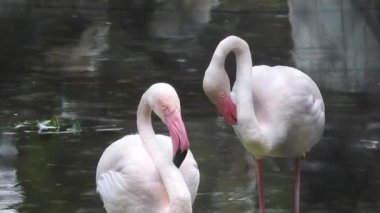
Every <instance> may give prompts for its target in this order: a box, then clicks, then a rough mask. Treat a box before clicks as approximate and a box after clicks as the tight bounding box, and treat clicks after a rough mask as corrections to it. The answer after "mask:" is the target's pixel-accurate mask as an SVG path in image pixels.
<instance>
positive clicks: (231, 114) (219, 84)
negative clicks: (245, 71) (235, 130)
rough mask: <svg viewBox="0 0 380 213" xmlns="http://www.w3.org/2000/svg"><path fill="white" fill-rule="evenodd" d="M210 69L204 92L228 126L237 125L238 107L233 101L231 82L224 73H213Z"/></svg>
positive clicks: (204, 84)
mask: <svg viewBox="0 0 380 213" xmlns="http://www.w3.org/2000/svg"><path fill="white" fill-rule="evenodd" d="M212 70H213V69H212V68H210V67H209V68H208V69H207V71H206V74H205V76H204V78H203V90H204V92H205V94H206V96H207V97H208V99H209V100H210V101H211V102H212V103H213V104H214V105H215V106H216V107H217V108H218V111H219V113H220V114H222V116H223V118H224V121H225V122H226V123H227V124H228V125H235V124H236V123H237V119H236V118H237V114H236V105H235V103H234V102H233V101H232V98H231V92H230V81H229V79H228V76H227V74H226V73H225V71H224V72H215V71H212Z"/></svg>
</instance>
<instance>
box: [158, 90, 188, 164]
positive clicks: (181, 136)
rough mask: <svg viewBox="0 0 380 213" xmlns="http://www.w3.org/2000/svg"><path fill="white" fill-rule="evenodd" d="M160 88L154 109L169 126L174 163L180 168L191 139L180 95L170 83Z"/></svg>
mask: <svg viewBox="0 0 380 213" xmlns="http://www.w3.org/2000/svg"><path fill="white" fill-rule="evenodd" d="M156 85H159V86H160V87H159V90H156V91H158V93H157V94H156V95H154V96H153V97H156V98H155V100H153V102H154V103H155V104H153V111H154V112H155V114H157V115H158V117H160V119H161V120H162V122H164V123H165V124H166V126H167V128H168V131H169V135H170V137H171V139H172V147H173V163H174V164H175V165H176V166H177V167H178V168H179V167H180V166H181V164H182V162H183V160H184V159H185V157H186V154H187V151H188V149H189V139H188V137H187V132H186V128H185V124H184V123H183V120H182V116H181V106H180V101H179V98H178V95H177V93H176V91H175V90H174V88H173V87H172V86H170V85H169V84H165V83H160V84H156Z"/></svg>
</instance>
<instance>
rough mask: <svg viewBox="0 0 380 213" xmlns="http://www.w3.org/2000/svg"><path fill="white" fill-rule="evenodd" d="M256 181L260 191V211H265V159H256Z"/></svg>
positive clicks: (262, 212) (261, 212)
mask: <svg viewBox="0 0 380 213" xmlns="http://www.w3.org/2000/svg"><path fill="white" fill-rule="evenodd" d="M256 181H257V187H258V190H257V191H258V192H259V206H260V213H264V212H265V195H264V179H263V159H256Z"/></svg>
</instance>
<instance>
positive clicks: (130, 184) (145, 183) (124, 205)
mask: <svg viewBox="0 0 380 213" xmlns="http://www.w3.org/2000/svg"><path fill="white" fill-rule="evenodd" d="M156 138H157V143H160V144H162V146H161V147H162V150H157V151H162V152H164V153H167V154H163V155H162V156H165V157H166V156H167V157H168V158H170V156H173V154H172V152H173V150H172V143H171V139H170V137H167V136H164V135H156ZM170 160H171V159H168V161H170ZM179 170H180V172H181V173H182V175H183V178H184V180H185V182H186V185H187V187H188V189H189V192H190V194H191V198H192V202H194V199H195V196H196V192H197V189H198V185H199V170H198V165H197V163H196V161H195V160H194V157H193V155H192V153H191V151H190V150H189V151H188V153H187V156H186V158H185V160H184V161H183V163H182V165H181V166H180V168H179ZM96 184H97V191H98V192H99V194H100V195H101V198H102V200H103V203H104V207H105V209H106V210H107V212H108V213H141V212H150V213H164V212H167V210H168V206H169V197H168V194H167V192H166V190H165V187H164V185H163V183H162V180H161V177H160V175H159V173H158V171H157V169H156V167H155V164H154V163H153V162H152V159H151V157H150V156H149V154H148V153H147V152H146V150H145V149H144V146H143V144H142V143H141V139H140V136H139V135H128V136H125V137H123V138H121V139H120V140H118V141H115V142H114V143H112V144H111V145H110V146H109V147H108V148H107V149H106V150H105V151H104V152H103V154H102V156H101V158H100V160H99V163H98V167H97V171H96Z"/></svg>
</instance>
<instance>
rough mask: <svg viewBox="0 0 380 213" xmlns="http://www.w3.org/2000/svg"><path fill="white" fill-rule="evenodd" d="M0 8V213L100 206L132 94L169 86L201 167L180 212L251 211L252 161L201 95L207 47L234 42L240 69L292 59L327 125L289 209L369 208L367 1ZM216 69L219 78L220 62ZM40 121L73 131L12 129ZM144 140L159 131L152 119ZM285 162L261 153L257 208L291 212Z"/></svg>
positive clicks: (370, 15) (372, 111)
mask: <svg viewBox="0 0 380 213" xmlns="http://www.w3.org/2000/svg"><path fill="white" fill-rule="evenodd" d="M0 5H1V6H2V7H0V29H1V32H2V33H1V35H0V37H1V39H0V45H1V46H2V49H1V51H0V63H1V64H2V69H1V71H0V99H1V100H2V102H0V211H3V210H8V211H11V212H36V213H37V212H38V213H40V212H53V213H54V212H80V213H83V212H104V209H103V208H102V204H101V201H100V199H99V197H98V195H97V194H96V192H95V168H96V164H97V161H98V159H99V157H100V155H101V153H102V151H103V150H104V148H105V147H106V146H107V145H108V144H109V143H110V142H112V141H115V140H116V139H118V138H120V137H122V136H123V135H125V134H130V133H135V132H136V125H135V111H136V106H137V104H138V101H139V98H140V95H141V94H142V93H143V91H144V90H145V89H146V88H147V87H148V86H149V85H151V84H152V83H154V82H158V81H165V82H169V83H171V84H173V86H174V87H175V88H176V89H177V91H178V93H179V95H180V97H181V104H182V109H183V117H184V120H185V123H186V126H187V129H188V131H189V138H190V140H191V149H192V151H193V153H194V155H195V157H196V159H197V161H198V164H199V168H200V171H201V183H200V188H199V193H198V196H197V199H196V202H195V204H194V212H254V209H257V207H258V205H257V195H256V192H255V185H256V180H255V171H254V166H253V163H252V161H253V159H252V157H251V156H249V155H248V154H247V153H246V152H245V151H244V149H243V148H242V147H241V145H240V144H239V142H238V140H237V139H236V137H235V134H234V133H233V131H232V129H231V128H230V127H228V126H226V125H225V124H224V123H223V121H222V119H221V118H219V117H218V116H217V114H216V112H215V109H214V108H213V106H211V104H210V103H209V102H208V100H207V99H206V97H205V96H204V95H203V92H202V89H201V82H202V77H203V72H204V69H205V67H207V65H208V63H209V60H210V57H211V54H212V52H213V50H214V48H215V46H216V44H217V43H218V42H219V41H220V40H221V39H222V38H223V37H225V36H226V35H228V34H236V35H239V36H241V37H243V38H244V39H246V40H247V41H248V42H249V43H250V45H251V49H252V51H253V61H254V64H269V65H275V64H284V65H292V66H296V67H298V68H300V69H302V70H303V71H304V72H307V73H308V74H310V75H311V76H312V77H313V78H314V79H315V80H316V82H317V84H318V85H320V87H321V90H322V93H323V96H324V98H325V103H326V112H327V123H326V131H325V134H324V137H323V139H322V141H321V142H320V143H319V144H318V145H317V146H316V147H315V148H314V149H313V150H312V151H311V152H310V153H308V154H307V155H306V159H305V160H304V161H303V163H302V186H301V187H302V199H301V202H302V203H301V211H302V212H313V213H314V212H318V213H320V212H323V213H324V212H348V213H350V212H352V213H356V212H371V213H372V212H376V211H378V209H380V163H379V162H380V159H379V158H380V153H379V148H380V145H379V141H380V114H379V111H378V109H379V107H380V101H379V100H380V99H379V98H378V97H379V87H380V82H379V79H380V76H379V73H380V72H379V70H380V64H379V60H378V58H379V53H380V45H379V40H380V34H379V32H380V29H379V24H378V23H379V19H378V15H376V14H379V11H380V10H379V4H378V3H377V2H376V1H371V0H368V1H360V3H358V2H357V1H349V0H347V1H343V0H333V1H323V0H311V1H301V0H289V1H288V2H287V3H286V2H283V1H270V2H269V1H268V2H263V1H257V0H239V1H215V0H207V1H200V0H193V1H174V0H167V1H119V0H109V1H103V0H96V1H91V2H89V1H85V0H81V1H49V2H46V1H38V0H32V1H4V2H1V3H0ZM226 67H227V69H228V70H230V73H229V74H231V75H232V78H233V75H234V74H233V70H234V62H233V60H228V61H227V63H226ZM53 115H57V116H60V117H65V118H68V119H70V118H71V119H76V120H79V121H80V122H81V123H82V127H83V132H82V133H81V134H77V135H50V136H48V135H35V134H25V133H14V132H13V130H12V129H10V128H8V127H9V126H10V125H12V124H14V123H16V122H18V121H24V120H29V119H30V120H42V119H49V118H50V117H52V116H53ZM155 126H156V129H157V132H162V133H165V129H164V128H163V126H162V124H160V123H159V122H157V123H156V124H155ZM293 170H294V168H293V161H292V159H266V161H265V184H266V198H267V207H268V212H276V213H277V212H291V208H292V205H291V203H292V200H291V199H292V198H291V197H292V196H291V195H292V186H293V179H292V178H293Z"/></svg>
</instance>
